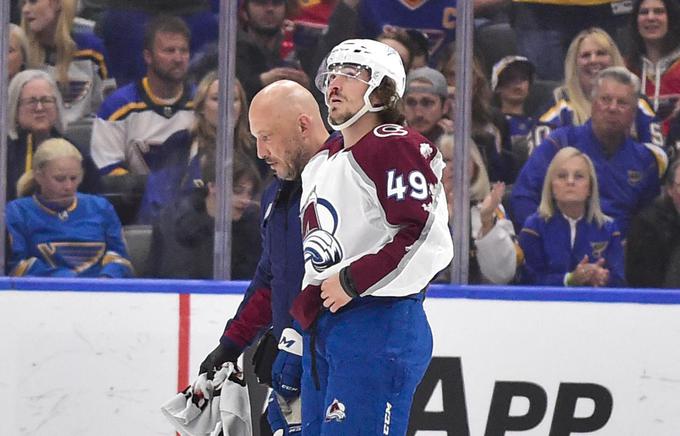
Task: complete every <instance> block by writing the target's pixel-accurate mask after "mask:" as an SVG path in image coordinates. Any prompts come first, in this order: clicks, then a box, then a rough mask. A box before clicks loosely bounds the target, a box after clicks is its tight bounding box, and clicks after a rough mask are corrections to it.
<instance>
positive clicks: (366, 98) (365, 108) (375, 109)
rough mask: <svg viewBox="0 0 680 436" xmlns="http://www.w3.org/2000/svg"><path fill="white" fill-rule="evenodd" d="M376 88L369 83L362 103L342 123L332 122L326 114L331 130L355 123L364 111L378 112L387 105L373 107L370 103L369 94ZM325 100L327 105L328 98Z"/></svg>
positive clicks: (341, 128) (344, 127)
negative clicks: (359, 107)
mask: <svg viewBox="0 0 680 436" xmlns="http://www.w3.org/2000/svg"><path fill="white" fill-rule="evenodd" d="M375 88H376V86H374V85H371V86H369V87H368V89H367V90H366V92H365V93H364V105H363V106H362V107H361V109H359V110H358V111H357V112H356V113H355V114H354V115H352V117H351V118H350V119H348V120H347V121H345V122H344V123H341V124H334V123H333V121H331V117H330V115H329V116H328V124H330V126H331V127H332V128H333V130H336V131H338V130H343V129H346V128H348V127H350V126H351V125H352V124H354V123H356V122H357V120H358V119H359V118H361V117H362V116H363V115H364V114H365V113H366V112H380V111H382V110H384V109H385V108H386V107H387V106H385V105H382V106H378V107H373V104H371V100H370V99H369V96H370V95H371V93H372V92H373V90H374V89H375ZM325 100H326V106H329V105H328V100H327V99H325Z"/></svg>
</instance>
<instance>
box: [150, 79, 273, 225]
mask: <svg viewBox="0 0 680 436" xmlns="http://www.w3.org/2000/svg"><path fill="white" fill-rule="evenodd" d="M218 87H219V82H218V80H217V73H216V72H214V71H213V72H211V73H208V74H207V75H206V76H205V77H204V78H203V80H201V83H199V85H198V89H197V91H196V96H195V98H194V115H195V116H194V122H193V125H192V126H191V128H189V129H182V130H179V131H177V132H175V133H173V134H172V135H170V137H169V138H168V139H167V140H166V141H165V142H164V143H163V145H162V146H161V148H162V149H163V150H165V151H164V153H163V155H162V156H161V158H160V160H159V162H158V163H157V169H156V170H155V171H152V172H151V173H150V174H149V176H148V178H147V180H146V189H145V190H144V196H143V198H142V203H141V206H140V211H139V215H138V217H137V222H138V223H152V222H154V221H155V220H156V219H157V218H158V213H159V211H160V210H161V209H162V208H163V207H165V206H166V205H168V204H169V203H171V202H172V201H173V200H174V199H175V198H177V197H178V196H179V195H180V194H182V193H188V192H189V191H191V190H192V189H193V188H195V187H196V183H197V182H200V181H201V179H202V176H201V171H200V163H199V162H200V157H201V156H202V155H204V154H206V153H211V154H214V153H215V141H216V139H215V137H216V135H217V122H218V110H219V107H218V99H219V94H218V91H219V90H218ZM234 91H235V93H236V100H234V111H235V114H234V116H235V118H236V123H235V125H234V141H235V142H234V147H233V148H234V160H235V161H237V160H243V159H246V160H248V161H251V163H253V164H255V163H256V162H261V161H260V160H259V159H257V156H256V150H255V140H254V138H253V137H252V135H251V134H250V129H249V128H248V104H247V102H246V101H245V96H244V93H243V88H241V85H240V83H239V82H238V79H237V81H236V84H235V90H234ZM261 166H262V165H261ZM262 171H263V172H265V171H267V168H266V167H264V168H263V169H262ZM255 194H256V195H258V194H259V192H256V193H255Z"/></svg>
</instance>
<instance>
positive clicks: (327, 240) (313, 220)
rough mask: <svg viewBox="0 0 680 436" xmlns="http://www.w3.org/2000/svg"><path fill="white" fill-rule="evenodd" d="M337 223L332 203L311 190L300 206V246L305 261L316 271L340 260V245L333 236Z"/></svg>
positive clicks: (322, 269) (341, 252) (323, 269)
mask: <svg viewBox="0 0 680 436" xmlns="http://www.w3.org/2000/svg"><path fill="white" fill-rule="evenodd" d="M338 224H339V217H338V212H337V211H336V210H335V208H334V207H333V205H332V204H331V203H330V202H329V201H328V200H325V199H322V198H318V197H317V196H316V192H315V191H312V193H311V194H310V195H309V198H308V199H307V202H306V204H305V206H304V207H303V208H302V248H303V252H304V259H305V263H307V262H311V263H312V267H313V268H314V270H315V271H317V272H322V271H325V270H326V269H328V268H329V267H331V266H333V265H335V264H336V263H338V262H340V260H342V257H343V251H342V247H341V246H340V242H339V241H338V240H337V239H336V238H335V236H334V234H335V231H336V230H337V228H338Z"/></svg>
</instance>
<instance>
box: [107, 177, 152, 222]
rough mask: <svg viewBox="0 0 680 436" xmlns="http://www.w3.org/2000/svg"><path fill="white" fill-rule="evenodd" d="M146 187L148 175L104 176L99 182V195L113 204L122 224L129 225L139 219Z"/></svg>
mask: <svg viewBox="0 0 680 436" xmlns="http://www.w3.org/2000/svg"><path fill="white" fill-rule="evenodd" d="M145 187H146V175H138V174H126V175H123V176H104V177H101V178H100V180H99V190H100V193H99V195H101V196H102V197H104V198H106V199H107V200H109V201H110V202H111V204H113V208H114V209H115V210H116V213H117V214H118V218H120V221H121V223H122V224H123V225H127V224H132V223H133V222H134V220H135V218H136V217H137V212H138V210H139V205H140V203H141V201H142V196H143V195H144V188H145Z"/></svg>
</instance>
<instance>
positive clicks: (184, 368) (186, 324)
mask: <svg viewBox="0 0 680 436" xmlns="http://www.w3.org/2000/svg"><path fill="white" fill-rule="evenodd" d="M190 333H191V294H179V334H178V338H179V340H178V351H179V352H178V353H177V356H178V361H177V392H181V391H183V390H184V389H185V388H186V387H187V386H189V337H190Z"/></svg>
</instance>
